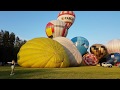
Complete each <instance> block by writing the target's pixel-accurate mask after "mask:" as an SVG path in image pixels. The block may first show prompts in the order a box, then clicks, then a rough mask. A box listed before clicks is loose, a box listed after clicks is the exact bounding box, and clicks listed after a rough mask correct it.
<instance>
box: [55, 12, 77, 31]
mask: <svg viewBox="0 0 120 90" xmlns="http://www.w3.org/2000/svg"><path fill="white" fill-rule="evenodd" d="M57 20H61V21H63V22H65V23H66V24H67V28H68V29H69V28H70V27H71V26H72V25H73V23H74V21H75V13H74V12H73V11H60V13H59V14H58V17H57Z"/></svg>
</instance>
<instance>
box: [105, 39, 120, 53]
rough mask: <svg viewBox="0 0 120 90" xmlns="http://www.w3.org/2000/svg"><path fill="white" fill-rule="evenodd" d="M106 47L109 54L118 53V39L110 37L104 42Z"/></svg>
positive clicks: (119, 41)
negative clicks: (110, 38)
mask: <svg viewBox="0 0 120 90" xmlns="http://www.w3.org/2000/svg"><path fill="white" fill-rule="evenodd" d="M106 48H107V51H108V53H109V54H111V53H120V39H112V40H110V41H109V42H107V44H106Z"/></svg>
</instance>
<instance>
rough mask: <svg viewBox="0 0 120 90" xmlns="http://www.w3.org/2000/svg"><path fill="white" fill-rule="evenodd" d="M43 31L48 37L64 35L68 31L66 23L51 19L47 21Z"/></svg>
mask: <svg viewBox="0 0 120 90" xmlns="http://www.w3.org/2000/svg"><path fill="white" fill-rule="evenodd" d="M45 31H46V35H47V36H48V38H55V37H59V36H61V37H66V36H67V33H68V30H67V24H66V23H65V22H63V21H60V20H52V21H50V22H48V23H47V25H46V28H45Z"/></svg>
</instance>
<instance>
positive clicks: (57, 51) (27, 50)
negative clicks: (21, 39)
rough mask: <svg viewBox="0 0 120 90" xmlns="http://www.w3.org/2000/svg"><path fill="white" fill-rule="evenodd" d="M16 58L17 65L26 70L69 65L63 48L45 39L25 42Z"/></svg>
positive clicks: (53, 41)
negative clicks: (26, 68)
mask: <svg viewBox="0 0 120 90" xmlns="http://www.w3.org/2000/svg"><path fill="white" fill-rule="evenodd" d="M17 57H18V60H17V62H18V64H19V65H20V66H22V67H28V68H62V67H63V68H64V67H69V65H70V62H69V59H68V55H67V53H66V51H65V50H64V47H63V46H62V45H61V44H60V43H58V42H57V41H55V40H52V39H50V38H45V37H40V38H34V39H31V40H29V41H27V42H26V43H25V44H24V45H23V46H22V47H21V48H20V50H19V52H18V54H17Z"/></svg>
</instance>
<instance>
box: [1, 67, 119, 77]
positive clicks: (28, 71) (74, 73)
mask: <svg viewBox="0 0 120 90" xmlns="http://www.w3.org/2000/svg"><path fill="white" fill-rule="evenodd" d="M10 72H11V68H10V66H0V79H120V67H117V66H113V67H112V68H107V67H101V66H80V67H69V68H23V67H20V66H16V67H15V75H13V76H10Z"/></svg>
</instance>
